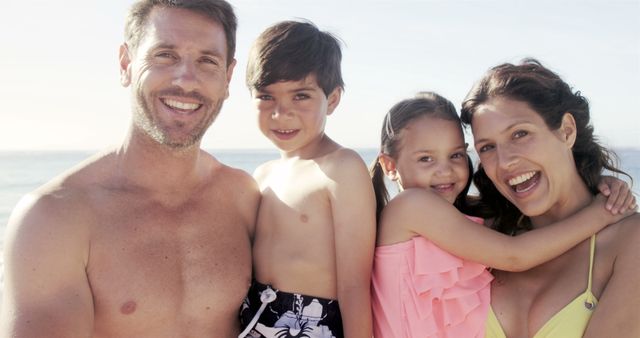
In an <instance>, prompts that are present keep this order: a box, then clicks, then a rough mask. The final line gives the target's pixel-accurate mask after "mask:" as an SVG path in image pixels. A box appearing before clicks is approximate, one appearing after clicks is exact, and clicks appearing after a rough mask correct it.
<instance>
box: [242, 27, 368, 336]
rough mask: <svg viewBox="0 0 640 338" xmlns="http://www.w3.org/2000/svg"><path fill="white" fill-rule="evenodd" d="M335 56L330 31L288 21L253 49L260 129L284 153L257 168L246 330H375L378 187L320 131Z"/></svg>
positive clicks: (250, 76) (329, 102)
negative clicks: (372, 295)
mask: <svg viewBox="0 0 640 338" xmlns="http://www.w3.org/2000/svg"><path fill="white" fill-rule="evenodd" d="M341 58H342V55H341V52H340V45H339V43H338V41H337V40H336V39H335V38H334V37H333V36H331V35H330V34H328V33H326V32H322V31H320V30H318V28H317V27H316V26H314V25H313V24H312V23H309V22H292V21H286V22H281V23H278V24H276V25H274V26H272V27H270V28H268V29H267V30H265V31H264V32H263V33H262V34H261V35H260V36H259V37H258V39H257V40H256V42H255V44H254V46H253V48H252V51H251V54H250V56H249V62H248V66H247V85H248V86H249V89H250V90H251V94H252V97H253V98H254V100H255V104H256V106H257V108H258V109H257V110H258V114H259V116H258V121H259V126H260V130H261V131H262V133H263V134H264V135H265V136H266V137H267V138H269V139H270V140H271V141H272V142H273V143H274V144H275V146H276V147H278V149H279V150H280V154H281V158H280V159H278V160H274V161H270V162H267V163H265V164H263V165H262V166H260V167H259V168H258V169H256V172H255V174H254V176H255V178H256V180H257V181H258V183H259V185H260V189H261V191H262V202H261V205H260V209H259V215H258V222H257V225H256V234H255V240H254V244H253V264H254V265H253V269H254V278H255V281H254V282H253V283H252V286H251V289H250V290H249V294H248V297H247V299H246V300H245V302H244V304H243V306H242V309H241V314H240V317H241V322H242V326H243V327H246V329H245V334H246V333H249V335H248V337H285V336H286V337H289V335H291V336H294V335H295V336H296V337H297V336H298V334H301V336H302V337H344V336H346V337H349V338H352V337H367V338H370V337H371V336H372V333H371V305H370V292H369V284H370V276H371V265H372V259H373V250H374V245H375V243H374V242H375V198H374V193H373V189H372V185H371V181H370V178H369V175H368V172H367V169H366V166H365V164H364V162H363V161H362V159H361V158H360V156H359V155H358V154H357V153H356V152H354V151H353V150H350V149H346V148H343V147H341V146H340V145H339V144H337V143H336V142H334V141H333V140H331V139H330V138H329V137H328V136H327V135H326V134H325V133H324V125H325V121H326V118H327V116H328V115H330V114H331V113H333V111H334V110H335V108H336V106H337V105H338V103H339V102H340V96H341V94H342V90H343V86H344V84H343V81H342V75H341V71H340V62H341ZM263 304H264V305H263ZM255 321H257V324H256V323H255ZM343 327H344V329H343ZM343 330H344V331H343ZM241 336H243V335H241Z"/></svg>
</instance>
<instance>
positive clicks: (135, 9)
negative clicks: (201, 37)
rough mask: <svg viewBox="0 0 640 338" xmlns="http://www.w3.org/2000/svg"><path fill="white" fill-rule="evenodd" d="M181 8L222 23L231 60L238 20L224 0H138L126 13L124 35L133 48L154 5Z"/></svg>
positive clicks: (142, 34) (140, 36)
mask: <svg viewBox="0 0 640 338" xmlns="http://www.w3.org/2000/svg"><path fill="white" fill-rule="evenodd" d="M156 6H157V7H163V8H183V9H187V10H190V11H193V12H195V13H200V14H202V15H204V16H206V17H207V18H209V19H211V20H212V21H215V22H217V23H219V24H220V25H222V27H223V28H224V35H225V37H226V40H227V64H230V63H231V62H232V61H233V57H234V55H235V52H236V28H237V26H238V22H237V19H236V15H235V14H234V12H233V8H232V7H231V5H230V4H229V3H228V2H226V1H225V0H139V1H136V2H135V3H134V4H133V5H132V6H131V8H130V9H129V12H128V13H127V18H126V23H125V29H124V37H125V41H126V42H127V44H128V45H129V47H130V48H132V49H133V50H135V49H136V48H137V47H138V44H139V43H140V41H141V40H142V38H143V37H144V34H145V33H146V32H145V29H146V24H147V20H148V19H149V14H150V13H151V10H152V9H153V8H155V7H156Z"/></svg>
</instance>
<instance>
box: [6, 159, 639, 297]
mask: <svg viewBox="0 0 640 338" xmlns="http://www.w3.org/2000/svg"><path fill="white" fill-rule="evenodd" d="M357 151H358V153H359V154H360V156H361V157H362V158H363V160H364V161H365V163H367V165H369V163H371V161H373V159H374V158H375V157H376V154H377V150H376V149H358V150H357ZM210 152H211V153H212V154H214V155H215V156H216V157H217V158H218V159H219V160H220V161H222V162H223V163H226V164H227V165H230V166H232V167H236V168H239V169H242V170H244V171H246V172H248V173H252V172H253V170H254V169H255V168H256V167H257V166H258V165H260V164H261V163H263V162H266V161H268V160H271V159H275V158H278V153H277V151H275V150H212V151H210ZM92 153H93V152H82V151H76V152H40V151H33V152H0V235H2V238H3V237H4V229H5V227H6V224H7V221H8V219H9V215H10V213H11V210H12V209H13V207H14V206H15V205H16V203H17V202H18V201H19V200H20V197H21V196H23V195H24V194H26V193H28V192H30V191H32V190H34V189H35V188H37V187H38V186H40V185H42V184H44V183H45V182H47V181H49V180H50V179H51V178H53V177H55V176H57V175H59V174H60V173H62V172H64V171H65V170H67V169H68V168H71V167H72V166H73V165H75V164H77V163H78V162H80V161H82V160H83V159H85V158H87V157H89V156H91V155H92ZM616 153H617V154H618V157H619V159H620V162H621V168H622V169H623V170H624V171H626V172H627V173H629V174H630V175H631V176H632V177H633V178H634V179H635V180H636V184H635V186H634V188H633V190H634V193H635V194H636V196H640V189H639V186H640V183H638V181H637V180H640V149H629V148H626V149H618V150H616ZM476 162H477V161H475V160H474V163H476ZM2 242H3V241H2V240H0V250H1V249H2ZM1 268H2V256H1V255H0V286H1V285H2V272H1ZM1 297H2V294H1V290H0V299H1Z"/></svg>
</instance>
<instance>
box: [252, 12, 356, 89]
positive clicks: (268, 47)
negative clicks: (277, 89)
mask: <svg viewBox="0 0 640 338" xmlns="http://www.w3.org/2000/svg"><path fill="white" fill-rule="evenodd" d="M341 61H342V52H341V51H340V43H339V41H338V39H336V37H334V36H333V35H331V34H330V33H327V32H323V31H320V30H319V29H318V27H316V26H315V25H314V24H313V23H311V22H308V21H306V22H299V21H283V22H279V23H277V24H275V25H273V26H271V27H269V28H267V29H266V30H265V31H264V32H262V34H260V36H259V37H258V38H257V39H256V42H255V43H254V45H253V47H252V49H251V52H250V54H249V61H248V63H247V77H246V83H247V86H248V87H249V89H258V90H259V89H261V88H264V87H266V86H268V85H270V84H273V83H275V82H279V81H300V80H302V79H304V78H305V77H307V76H308V75H311V74H315V76H316V79H317V82H318V85H319V86H320V88H322V90H323V91H324V93H325V95H327V96H329V94H330V93H331V92H332V91H333V90H334V89H336V88H340V89H343V88H344V82H343V81H342V72H341V70H340V63H341Z"/></svg>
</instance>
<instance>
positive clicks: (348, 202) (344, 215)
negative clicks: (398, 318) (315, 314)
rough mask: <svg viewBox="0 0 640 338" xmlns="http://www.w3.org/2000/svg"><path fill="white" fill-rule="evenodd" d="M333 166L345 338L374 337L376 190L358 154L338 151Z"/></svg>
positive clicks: (333, 208) (332, 190)
mask: <svg viewBox="0 0 640 338" xmlns="http://www.w3.org/2000/svg"><path fill="white" fill-rule="evenodd" d="M332 166H333V168H332V170H331V172H330V178H331V180H332V183H331V185H330V187H329V195H330V199H331V211H332V216H333V226H334V236H335V257H336V271H337V276H336V280H337V284H338V285H337V293H338V303H339V304H340V312H341V314H342V323H343V327H344V335H345V337H349V338H353V337H366V338H371V336H372V319H371V318H372V317H371V293H370V284H371V267H372V264H373V250H374V248H375V229H376V225H375V197H374V193H373V187H372V185H371V180H370V178H369V174H368V172H367V168H366V166H365V164H364V162H362V160H361V159H360V157H359V155H357V154H356V153H355V152H353V151H350V150H341V151H339V154H338V158H337V159H335V161H334V162H333V165H332Z"/></svg>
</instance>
